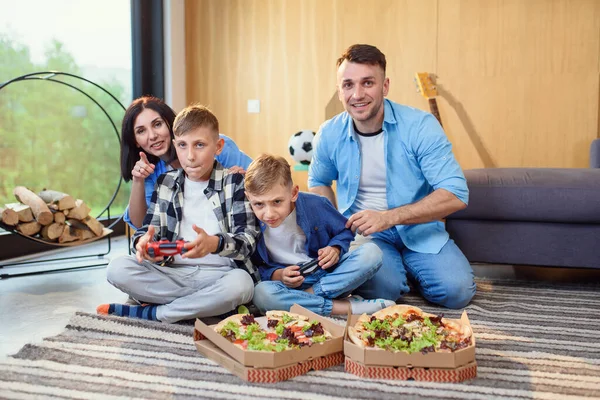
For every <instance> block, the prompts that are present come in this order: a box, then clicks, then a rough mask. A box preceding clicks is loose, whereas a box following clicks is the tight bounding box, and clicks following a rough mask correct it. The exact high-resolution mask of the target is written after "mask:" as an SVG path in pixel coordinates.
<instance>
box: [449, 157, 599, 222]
mask: <svg viewBox="0 0 600 400" xmlns="http://www.w3.org/2000/svg"><path fill="white" fill-rule="evenodd" d="M465 177H466V179H467V184H468V186H469V206H468V207H467V208H466V209H464V210H461V211H459V212H456V213H454V214H452V215H450V216H448V219H483V220H507V221H540V222H570V223H600V169H592V168H482V169H471V170H466V171H465Z"/></svg>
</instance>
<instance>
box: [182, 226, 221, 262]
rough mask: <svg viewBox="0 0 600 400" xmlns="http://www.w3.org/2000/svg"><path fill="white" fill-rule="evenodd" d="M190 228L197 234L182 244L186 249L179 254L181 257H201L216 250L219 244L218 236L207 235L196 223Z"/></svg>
mask: <svg viewBox="0 0 600 400" xmlns="http://www.w3.org/2000/svg"><path fill="white" fill-rule="evenodd" d="M192 229H193V230H194V231H195V232H196V233H197V234H198V236H196V239H194V240H192V241H191V242H188V243H186V244H184V245H183V247H184V248H185V249H186V250H187V251H186V252H185V253H183V254H182V255H181V258H201V257H204V256H205V255H207V254H210V253H213V252H215V251H216V250H217V247H218V246H219V237H218V236H212V235H209V234H208V233H206V231H205V230H204V229H202V228H200V227H198V226H197V225H196V224H193V225H192Z"/></svg>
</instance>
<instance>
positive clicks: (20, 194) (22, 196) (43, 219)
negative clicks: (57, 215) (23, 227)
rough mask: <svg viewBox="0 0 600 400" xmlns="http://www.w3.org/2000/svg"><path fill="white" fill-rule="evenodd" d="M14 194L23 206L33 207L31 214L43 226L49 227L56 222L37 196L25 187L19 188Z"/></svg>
mask: <svg viewBox="0 0 600 400" xmlns="http://www.w3.org/2000/svg"><path fill="white" fill-rule="evenodd" d="M13 194H14V195H15V197H16V198H17V200H19V201H20V202H21V203H23V204H27V205H28V206H29V207H31V212H32V213H33V216H34V217H35V219H36V221H37V222H39V223H40V224H42V225H49V224H51V223H52V222H53V221H54V217H53V216H52V212H50V209H49V208H48V206H47V205H46V203H45V202H44V200H42V199H41V198H40V197H39V196H38V195H37V194H35V193H33V192H32V191H31V190H29V189H27V188H26V187H25V186H17V187H16V188H15V189H14V190H13Z"/></svg>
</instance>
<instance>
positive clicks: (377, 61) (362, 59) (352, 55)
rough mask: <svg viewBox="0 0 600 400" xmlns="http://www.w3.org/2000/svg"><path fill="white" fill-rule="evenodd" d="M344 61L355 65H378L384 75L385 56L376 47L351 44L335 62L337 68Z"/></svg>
mask: <svg viewBox="0 0 600 400" xmlns="http://www.w3.org/2000/svg"><path fill="white" fill-rule="evenodd" d="M344 60H348V62H353V63H357V64H369V65H379V66H380V67H381V69H383V73H384V74H385V66H386V61H385V54H383V53H382V52H381V51H379V49H378V48H377V47H375V46H371V45H370V44H353V45H352V46H350V47H348V48H347V49H346V50H345V51H344V53H342V55H341V57H340V58H338V60H337V67H338V68H339V66H340V65H342V63H343V62H344Z"/></svg>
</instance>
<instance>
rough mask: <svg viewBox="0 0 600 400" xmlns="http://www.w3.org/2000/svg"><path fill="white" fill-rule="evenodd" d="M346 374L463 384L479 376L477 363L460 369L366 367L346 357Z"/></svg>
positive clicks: (373, 377)
mask: <svg viewBox="0 0 600 400" xmlns="http://www.w3.org/2000/svg"><path fill="white" fill-rule="evenodd" d="M345 369H346V372H349V373H351V374H354V375H356V376H359V377H361V378H368V379H396V380H403V381H407V380H414V381H428V382H462V381H466V380H468V379H473V378H475V377H476V376H477V362H475V361H472V362H470V363H468V364H466V365H463V366H460V367H458V368H429V367H390V366H381V365H365V364H362V363H360V362H358V361H354V360H352V359H351V358H348V357H346V361H345Z"/></svg>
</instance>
